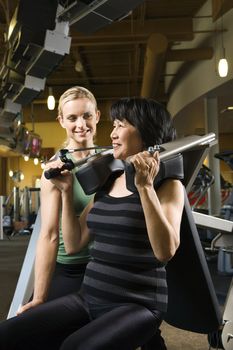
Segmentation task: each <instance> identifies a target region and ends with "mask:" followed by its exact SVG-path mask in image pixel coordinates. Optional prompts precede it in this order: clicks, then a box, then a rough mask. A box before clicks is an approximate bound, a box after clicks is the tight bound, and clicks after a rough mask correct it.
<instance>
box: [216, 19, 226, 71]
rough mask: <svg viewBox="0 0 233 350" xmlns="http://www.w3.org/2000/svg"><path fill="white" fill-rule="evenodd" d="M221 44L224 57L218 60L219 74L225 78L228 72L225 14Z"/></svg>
mask: <svg viewBox="0 0 233 350" xmlns="http://www.w3.org/2000/svg"><path fill="white" fill-rule="evenodd" d="M221 44H222V57H221V58H220V60H219V61H218V74H219V76H220V77H221V78H225V77H226V76H227V74H228V62H227V59H226V55H225V48H224V44H223V15H222V17H221Z"/></svg>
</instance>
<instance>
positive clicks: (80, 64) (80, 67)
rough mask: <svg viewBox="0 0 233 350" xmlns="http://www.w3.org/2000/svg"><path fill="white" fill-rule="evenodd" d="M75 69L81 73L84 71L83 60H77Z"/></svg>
mask: <svg viewBox="0 0 233 350" xmlns="http://www.w3.org/2000/svg"><path fill="white" fill-rule="evenodd" d="M74 69H75V70H76V72H78V73H81V72H82V71H83V65H82V62H81V61H79V60H78V61H77V62H76V63H75V66H74Z"/></svg>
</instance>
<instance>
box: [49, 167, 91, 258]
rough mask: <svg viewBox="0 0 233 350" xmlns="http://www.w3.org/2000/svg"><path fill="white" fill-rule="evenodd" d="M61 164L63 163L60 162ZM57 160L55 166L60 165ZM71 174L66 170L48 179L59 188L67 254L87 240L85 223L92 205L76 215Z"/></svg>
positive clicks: (81, 246) (80, 247) (82, 246)
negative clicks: (79, 214) (78, 215)
mask: <svg viewBox="0 0 233 350" xmlns="http://www.w3.org/2000/svg"><path fill="white" fill-rule="evenodd" d="M62 164H63V163H62ZM62 164H60V163H59V161H57V162H56V164H55V163H54V164H53V165H54V166H55V167H58V166H61V165H62ZM73 180H74V178H73V174H72V173H71V172H69V171H67V170H65V171H62V172H61V175H59V176H57V177H55V178H52V179H51V180H50V181H51V182H52V183H53V185H54V186H56V188H57V189H58V190H59V192H60V194H61V201H62V216H61V226H62V236H63V241H64V246H65V250H66V253H67V254H75V253H77V252H79V251H80V250H81V249H82V248H84V247H85V246H86V245H87V243H88V242H89V231H88V228H87V224H86V217H87V214H88V212H89V210H90V208H91V206H92V202H91V203H89V204H88V206H87V208H86V209H85V210H84V211H83V213H82V215H81V216H80V217H77V215H76V212H75V208H74V200H73Z"/></svg>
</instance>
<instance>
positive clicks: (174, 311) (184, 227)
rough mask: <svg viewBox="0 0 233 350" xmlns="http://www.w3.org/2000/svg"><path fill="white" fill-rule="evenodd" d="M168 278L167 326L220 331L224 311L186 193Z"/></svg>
mask: <svg viewBox="0 0 233 350" xmlns="http://www.w3.org/2000/svg"><path fill="white" fill-rule="evenodd" d="M167 279H168V312H167V314H166V317H165V320H166V322H167V323H169V324H171V325H172V326H174V327H178V328H181V329H185V330H188V331H192V332H197V333H205V334H208V333H209V332H211V331H215V330H217V329H218V328H219V326H220V325H221V323H222V320H221V311H220V307H219V304H218V300H217V296H216V293H215V289H214V285H213V282H212V279H211V276H210V273H209V268H208V265H207V262H206V258H205V255H204V251H203V248H202V245H201V242H200V238H199V234H198V232H197V228H196V225H195V222H194V219H193V215H192V211H191V208H190V205H189V202H188V198H187V195H186V191H185V205H184V211H183V216H182V223H181V231H180V246H179V248H178V250H177V252H176V254H175V256H174V257H173V258H172V259H171V260H170V262H169V263H168V264H167Z"/></svg>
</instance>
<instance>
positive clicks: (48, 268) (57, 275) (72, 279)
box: [18, 86, 100, 314]
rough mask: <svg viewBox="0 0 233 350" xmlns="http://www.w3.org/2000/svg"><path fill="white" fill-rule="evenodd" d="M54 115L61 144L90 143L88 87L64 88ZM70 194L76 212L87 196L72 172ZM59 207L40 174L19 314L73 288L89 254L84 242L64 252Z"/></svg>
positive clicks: (94, 118)
mask: <svg viewBox="0 0 233 350" xmlns="http://www.w3.org/2000/svg"><path fill="white" fill-rule="evenodd" d="M57 119H58V121H59V123H60V125H61V127H62V128H64V129H65V130H66V134H67V140H66V145H65V148H67V149H76V148H83V147H92V146H94V137H95V134H96V126H97V124H98V122H99V119H100V111H99V110H98V108H97V102H96V99H95V97H94V95H93V94H92V93H91V92H90V91H89V90H87V89H86V88H84V87H81V86H75V87H72V88H70V89H68V90H67V91H65V92H64V93H63V94H62V95H61V97H60V100H59V105H58V117H57ZM52 132H53V131H52V130H51V133H52ZM89 153H90V151H82V152H80V151H79V152H75V153H72V155H71V154H68V157H70V158H71V159H72V160H73V161H77V160H79V159H81V158H83V157H86V156H87V155H88V154H89ZM58 162H59V161H57V160H55V161H54V162H53V163H49V165H48V166H49V167H56V165H57V163H58ZM72 197H73V198H72V202H73V206H72V208H71V210H72V211H74V213H75V215H78V216H79V215H80V214H81V212H82V210H83V209H84V208H85V206H86V205H87V204H88V202H89V201H90V199H91V197H90V196H87V195H85V193H84V192H83V190H82V188H81V186H80V184H79V182H78V180H77V179H76V177H75V175H74V173H73V193H72ZM61 208H62V195H61V192H60V191H59V189H58V188H57V187H56V186H55V185H54V184H53V183H52V182H51V181H48V180H47V179H46V178H45V177H44V175H42V178H41V231H40V236H39V240H38V244H37V252H36V263H35V285H34V293H33V298H32V300H31V301H30V302H29V303H27V304H25V305H24V306H22V307H21V309H20V310H19V312H18V313H19V314H20V313H22V312H24V311H26V310H28V309H30V308H32V307H34V306H36V305H39V304H42V303H44V302H45V301H47V300H51V299H55V298H58V297H60V296H63V295H66V294H68V293H71V292H74V291H77V290H79V288H80V285H81V283H82V279H83V275H84V272H85V268H86V264H87V262H88V261H89V257H90V255H89V249H88V246H86V247H84V248H83V249H82V250H81V251H80V252H79V253H78V254H72V255H68V254H67V253H66V251H65V246H64V241H63V237H62V225H61V222H60V221H61V220H60V215H61Z"/></svg>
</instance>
